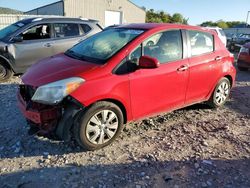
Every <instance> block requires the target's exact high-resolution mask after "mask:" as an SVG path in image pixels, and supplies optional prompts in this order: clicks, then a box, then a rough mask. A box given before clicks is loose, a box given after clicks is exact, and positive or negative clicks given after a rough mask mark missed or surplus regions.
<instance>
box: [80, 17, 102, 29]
mask: <svg viewBox="0 0 250 188" xmlns="http://www.w3.org/2000/svg"><path fill="white" fill-rule="evenodd" d="M80 19H81V20H83V21H88V22H93V23H95V24H96V25H97V27H99V28H100V29H101V30H103V27H102V26H101V25H100V24H99V21H98V20H94V19H88V18H81V17H80Z"/></svg>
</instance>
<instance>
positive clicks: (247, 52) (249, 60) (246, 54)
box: [237, 42, 250, 71]
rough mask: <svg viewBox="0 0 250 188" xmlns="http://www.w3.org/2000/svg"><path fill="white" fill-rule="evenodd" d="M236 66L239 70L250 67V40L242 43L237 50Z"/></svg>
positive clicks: (245, 69)
mask: <svg viewBox="0 0 250 188" xmlns="http://www.w3.org/2000/svg"><path fill="white" fill-rule="evenodd" d="M237 67H238V69H239V70H240V71H247V70H248V69H250V42H249V43H246V44H244V45H243V46H242V47H241V49H240V52H239V56H238V60H237Z"/></svg>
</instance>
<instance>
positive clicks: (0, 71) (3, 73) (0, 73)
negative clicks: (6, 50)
mask: <svg viewBox="0 0 250 188" xmlns="http://www.w3.org/2000/svg"><path fill="white" fill-rule="evenodd" d="M6 74H7V71H6V69H5V67H4V66H3V65H1V64H0V78H4V77H5V76H6Z"/></svg>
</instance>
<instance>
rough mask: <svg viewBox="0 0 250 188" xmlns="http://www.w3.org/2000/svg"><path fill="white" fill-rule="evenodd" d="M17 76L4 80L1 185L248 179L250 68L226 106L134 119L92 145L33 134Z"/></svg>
mask: <svg viewBox="0 0 250 188" xmlns="http://www.w3.org/2000/svg"><path fill="white" fill-rule="evenodd" d="M18 81H19V79H18V78H16V79H13V80H12V81H11V82H9V83H5V84H1V85H0V107H1V108H0V109H1V113H0V174H1V176H0V187H6V188H7V187H19V188H24V187H26V188H27V187H36V188H39V187H93V188H95V187H97V188H105V187H106V188H109V187H135V188H143V187H155V188H160V187H171V188H172V187H173V188H181V187H223V188H234V187H235V188H236V187H237V188H243V187H250V170H249V169H250V72H239V73H238V76H237V85H236V87H235V88H234V89H233V91H232V96H231V99H230V101H229V102H227V104H226V106H225V107H224V108H221V109H217V110H211V109H209V108H208V107H207V106H206V105H195V106H192V107H189V108H185V109H182V110H178V111H175V112H172V113H168V114H165V115H161V116H158V117H155V118H151V119H146V120H143V121H139V122H135V123H131V124H129V125H127V126H126V128H125V130H124V132H123V134H122V135H121V136H120V137H119V139H117V140H116V141H115V142H114V143H113V144H112V145H111V146H108V147H106V148H104V149H101V150H98V151H94V152H82V151H81V150H80V148H77V147H75V146H74V144H73V143H69V144H65V143H62V142H59V141H52V140H48V139H45V138H39V137H37V136H28V135H27V127H26V123H25V120H24V118H23V117H22V115H21V114H20V112H19V110H18V109H17V106H16V98H15V92H16V88H17V83H18Z"/></svg>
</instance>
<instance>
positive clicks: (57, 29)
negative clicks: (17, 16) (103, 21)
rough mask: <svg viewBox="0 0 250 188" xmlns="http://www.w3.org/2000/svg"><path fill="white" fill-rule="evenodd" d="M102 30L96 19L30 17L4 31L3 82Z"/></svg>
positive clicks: (0, 35)
mask: <svg viewBox="0 0 250 188" xmlns="http://www.w3.org/2000/svg"><path fill="white" fill-rule="evenodd" d="M100 31H102V28H101V27H100V26H99V25H98V22H97V21H95V20H83V19H78V18H64V17H57V18H51V17H50V18H29V19H24V20H21V21H18V22H16V23H14V24H12V25H10V26H8V27H6V28H4V29H2V30H0V81H5V80H7V79H9V78H10V77H11V76H12V75H13V74H19V73H24V72H25V71H26V69H27V68H29V67H30V66H31V65H32V64H34V63H35V62H37V61H38V60H39V59H43V58H45V57H48V56H52V55H54V54H57V53H60V52H65V51H66V50H67V49H69V48H71V47H72V46H73V45H75V44H77V43H78V42H80V41H82V40H84V39H86V38H87V37H89V36H91V35H93V34H95V33H97V32H100Z"/></svg>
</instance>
